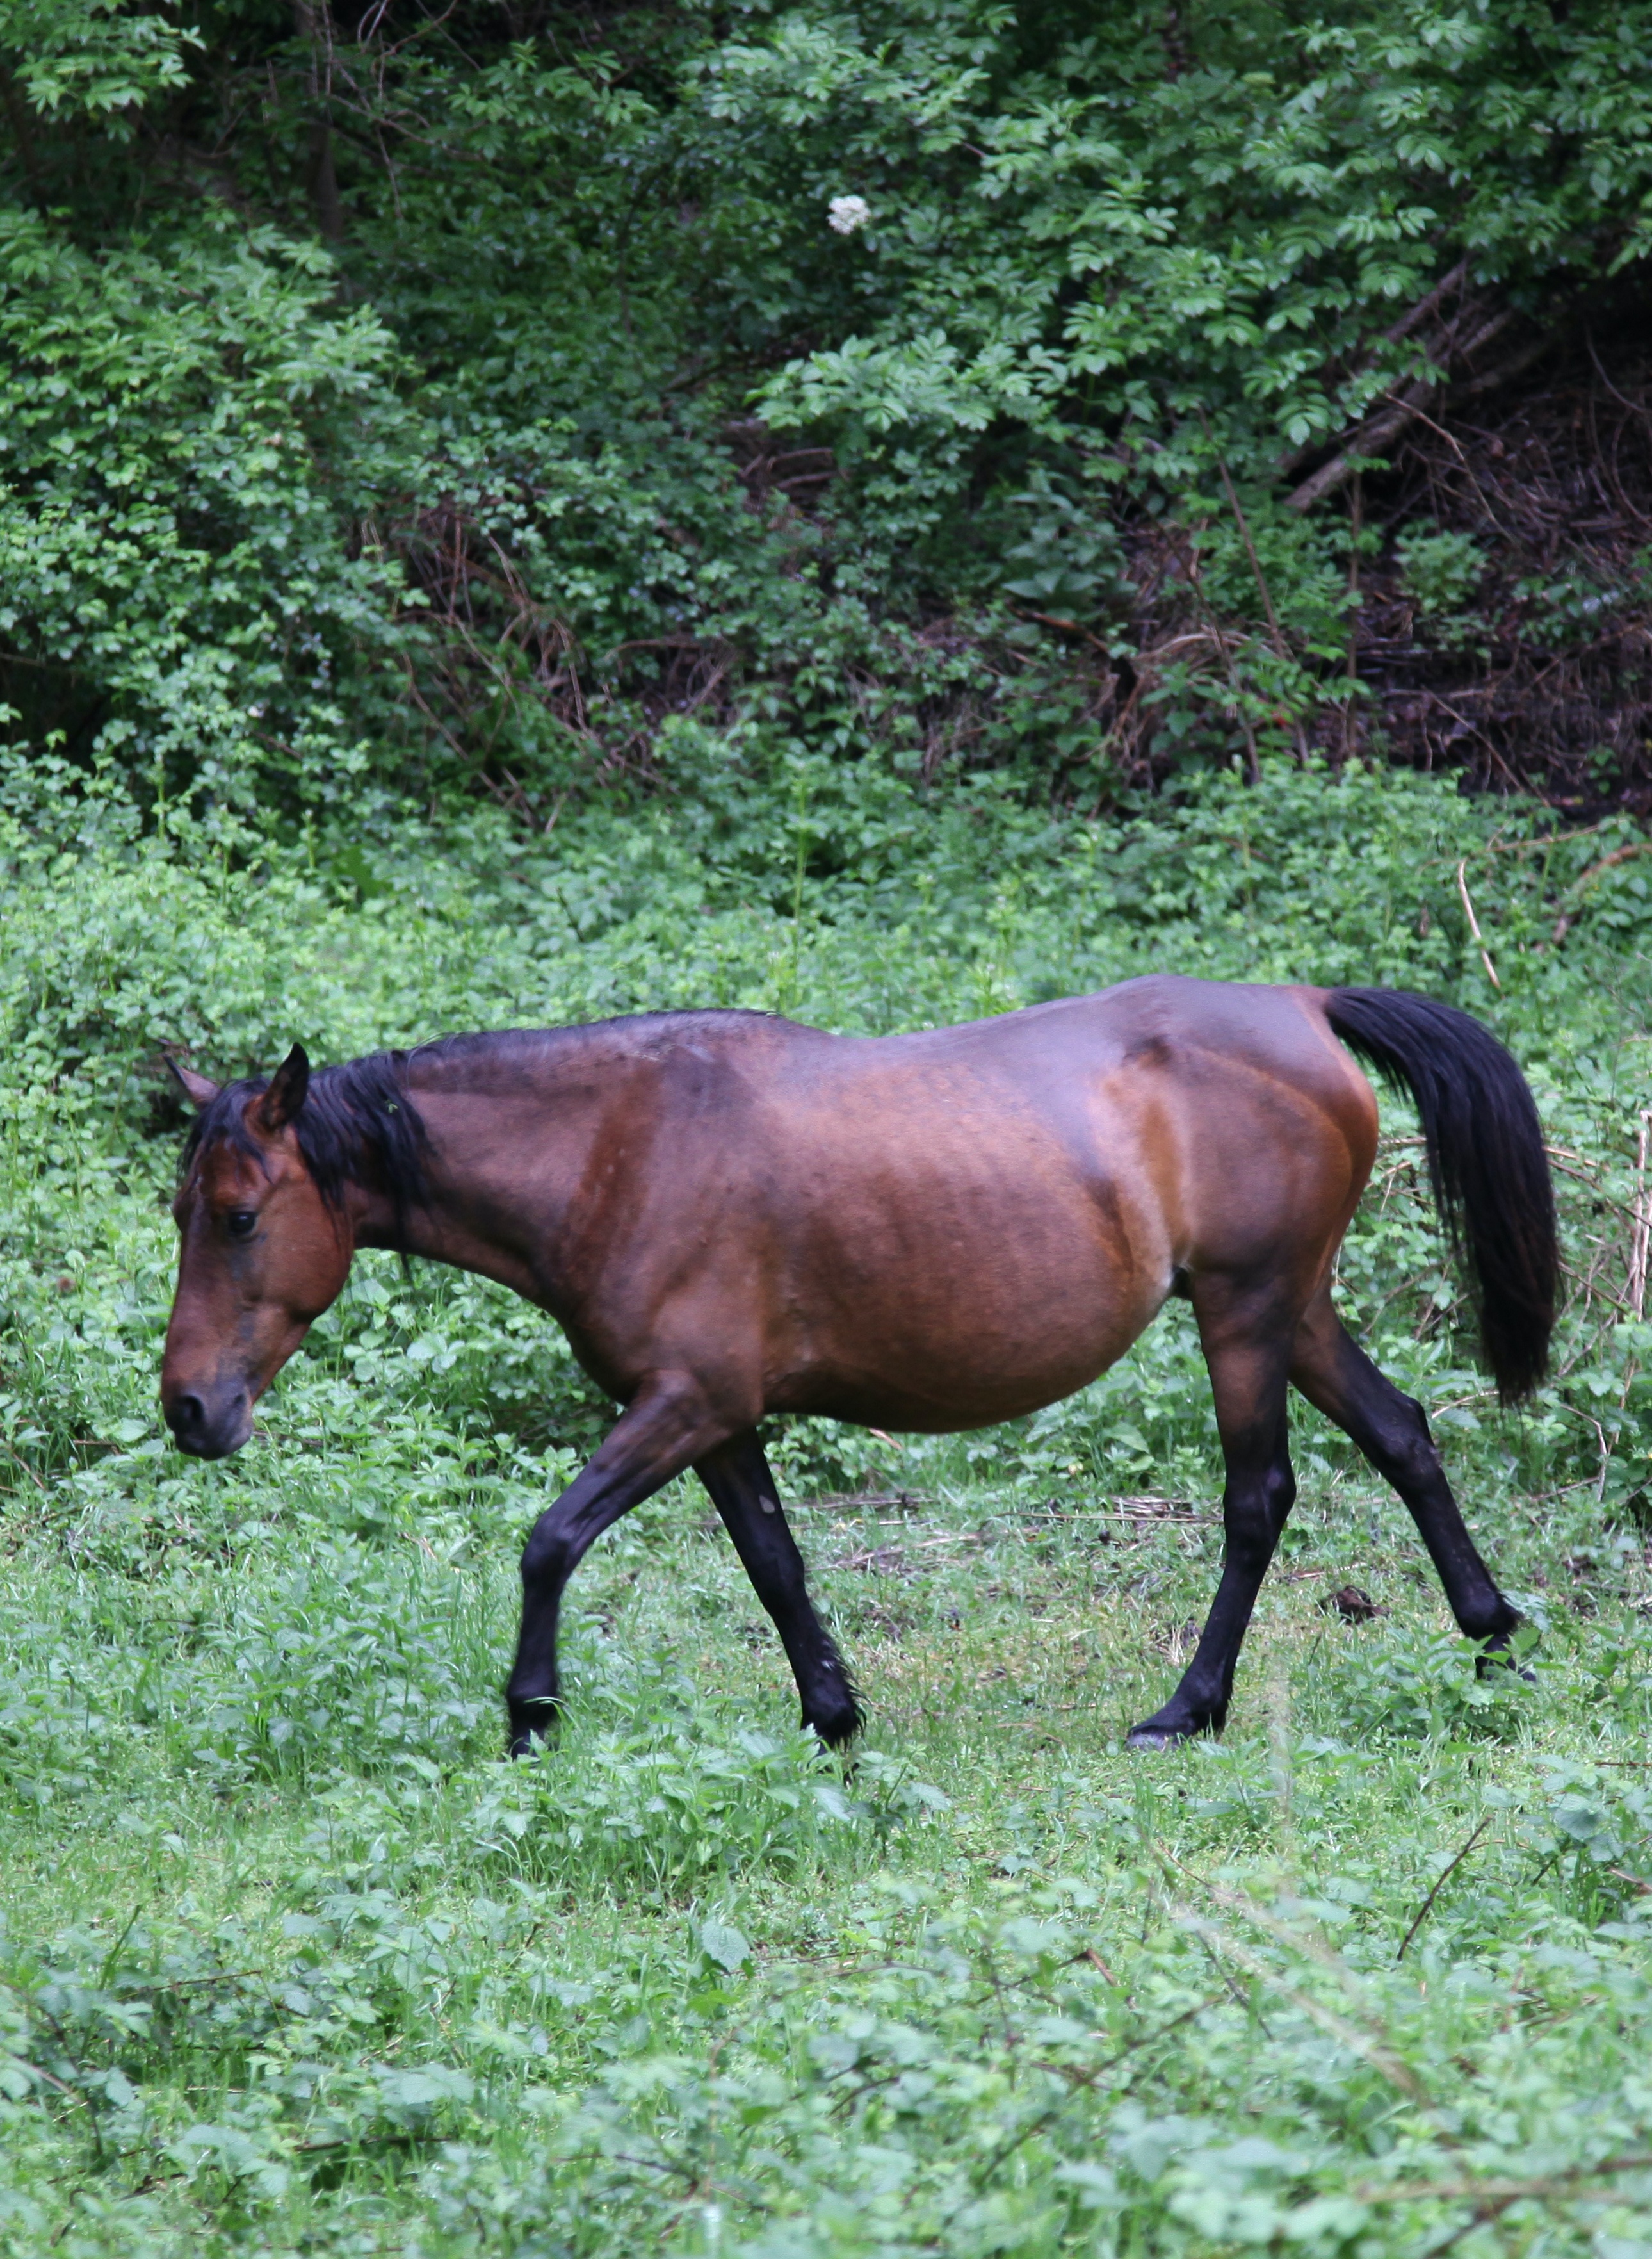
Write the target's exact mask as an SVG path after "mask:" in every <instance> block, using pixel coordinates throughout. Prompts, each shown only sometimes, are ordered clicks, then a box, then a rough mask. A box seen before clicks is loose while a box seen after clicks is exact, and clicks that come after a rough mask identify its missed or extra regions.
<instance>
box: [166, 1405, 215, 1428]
mask: <svg viewBox="0 0 1652 2259" xmlns="http://www.w3.org/2000/svg"><path fill="white" fill-rule="evenodd" d="M205 1425H206V1406H205V1405H204V1404H203V1402H202V1401H201V1399H200V1398H199V1397H198V1396H174V1398H173V1400H172V1401H171V1403H170V1404H169V1405H168V1406H167V1427H169V1428H170V1429H171V1430H172V1432H173V1434H174V1436H198V1435H199V1434H200V1432H201V1430H202V1429H203V1428H204V1427H205Z"/></svg>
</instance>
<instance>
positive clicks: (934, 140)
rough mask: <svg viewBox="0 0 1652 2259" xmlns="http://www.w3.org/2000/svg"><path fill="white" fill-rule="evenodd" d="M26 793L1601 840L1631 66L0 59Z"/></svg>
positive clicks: (1554, 49)
mask: <svg viewBox="0 0 1652 2259" xmlns="http://www.w3.org/2000/svg"><path fill="white" fill-rule="evenodd" d="M0 121H3V122H4V153H3V154H0V700H3V701H4V704H5V706H6V707H7V708H8V709H9V710H10V713H11V716H12V734H13V736H14V737H15V738H17V739H18V743H19V744H20V745H24V746H25V747H27V748H28V749H30V752H31V753H32V756H33V757H34V758H37V759H38V758H39V754H40V753H41V752H43V751H44V752H51V751H53V750H54V749H55V750H61V752H63V753H64V754H66V755H67V756H68V758H69V759H72V760H74V761H75V762H77V763H79V764H82V766H89V765H92V764H95V763H96V762H97V761H99V760H113V761H117V762H119V763H120V764H122V765H123V766H125V767H126V768H127V769H128V770H129V771H131V772H132V773H135V774H136V775H138V776H139V777H141V779H142V780H143V782H144V787H145V789H146V791H147V792H149V793H151V794H153V795H154V796H155V797H157V798H165V797H170V798H175V797H176V796H178V795H182V794H194V795H206V797H207V799H208V800H209V801H217V802H220V803H222V802H231V801H235V800H238V799H239V800H246V799H248V798H251V797H254V796H256V797H259V798H260V799H261V800H263V801H264V802H265V803H266V804H268V802H270V800H271V798H272V796H275V797H277V798H279V799H280V800H281V802H282V803H283V804H285V805H287V806H288V807H289V808H291V809H297V808H300V807H304V806H309V807H314V806H316V805H317V804H318V803H323V802H326V801H328V800H329V799H337V798H338V797H339V796H341V795H350V796H355V797H359V796H360V794H361V792H362V790H363V787H364V783H365V782H366V781H367V780H369V779H371V780H376V781H377V782H378V783H379V784H380V785H381V786H383V787H388V788H389V789H391V790H393V791H394V792H395V793H396V794H398V795H400V794H403V793H406V792H409V791H415V792H418V793H421V794H429V793H431V792H435V793H438V794H440V793H443V792H445V791H448V790H450V789H452V788H454V787H466V788H471V789H474V788H477V787H485V788H486V789H488V790H490V791H491V792H493V793H494V794H495V795H496V796H498V797H500V798H502V799H504V800H506V801H507V802H509V803H510V804H511V805H512V806H513V807H516V808H517V809H520V810H521V811H522V813H523V815H524V816H526V817H527V818H529V819H530V820H531V821H533V822H535V823H546V822H549V821H551V820H552V819H553V817H554V815H555V812H556V810H557V809H558V808H559V806H560V805H561V804H562V802H563V801H564V800H565V798H566V795H569V794H570V793H573V794H580V793H584V792H587V791H589V790H590V789H592V788H594V787H598V786H607V787H614V786H616V785H624V784H625V783H626V782H627V781H628V780H629V781H632V782H644V783H649V782H657V781H659V780H662V779H664V780H666V781H669V780H670V777H671V773H672V758H673V757H672V738H673V730H680V726H681V717H683V716H699V717H701V720H702V721H707V722H710V723H715V724H716V725H717V726H718V728H719V730H721V731H722V732H723V735H724V738H725V741H726V744H727V745H728V747H729V749H730V755H731V757H733V758H736V759H738V760H740V761H741V762H743V763H745V764H747V765H756V766H761V765H762V764H764V763H765V761H767V760H770V759H773V756H774V754H775V752H776V749H777V748H778V749H784V748H786V747H787V746H796V745H806V746H808V748H810V749H811V750H813V751H815V752H844V753H851V754H853V753H860V752H865V751H866V750H868V749H872V750H875V751H877V752H879V753H880V754H882V755H883V756H885V757H887V759H891V760H893V761H894V764H895V765H896V766H898V767H900V768H901V769H904V770H908V771H910V772H911V773H913V774H914V775H915V776H918V777H921V778H934V777H935V776H936V775H937V774H938V773H942V772H943V771H944V770H945V769H946V768H948V767H949V766H952V767H957V766H965V767H973V768H979V767H982V766H1004V765H1007V764H1014V765H1017V766H1021V767H1022V768H1023V769H1024V770H1025V771H1026V772H1027V774H1028V777H1029V781H1032V782H1035V783H1036V785H1037V786H1038V787H1039V788H1040V789H1046V790H1049V791H1050V792H1051V793H1052V794H1053V795H1055V796H1056V797H1057V799H1059V800H1061V801H1063V802H1066V803H1067V804H1072V805H1076V806H1088V805H1100V804H1104V803H1105V802H1107V801H1108V800H1109V799H1110V798H1112V797H1114V796H1115V795H1117V793H1118V792H1119V791H1120V790H1121V789H1122V788H1124V787H1129V786H1130V785H1132V784H1138V783H1141V782H1143V781H1145V780H1150V779H1152V778H1156V777H1160V776H1163V775H1164V774H1165V773H1167V772H1168V771H1169V770H1171V769H1172V768H1173V767H1174V766H1176V765H1177V764H1178V763H1181V762H1185V761H1188V760H1198V761H1205V760H1208V759H1229V760H1238V761H1241V762H1244V763H1248V764H1250V765H1252V766H1254V764H1255V763H1256V762H1257V759H1259V757H1260V755H1261V754H1262V753H1263V752H1265V751H1266V750H1268V749H1269V748H1270V747H1278V746H1288V747H1293V748H1295V749H1296V750H1297V751H1298V752H1301V753H1304V754H1306V753H1307V752H1308V751H1309V750H1310V749H1311V748H1314V747H1316V746H1317V747H1319V748H1321V749H1322V750H1323V751H1324V752H1327V753H1328V754H1329V755H1330V756H1331V757H1332V758H1334V759H1340V758H1342V756H1344V755H1345V754H1346V753H1347V752H1350V751H1352V750H1355V749H1361V750H1364V751H1366V752H1387V753H1389V754H1391V755H1392V757H1393V758H1396V759H1403V760H1406V761H1408V762H1414V763H1418V764H1421V765H1423V766H1442V765H1455V766H1463V767H1464V768H1466V769H1467V770H1468V771H1470V773H1471V774H1472V775H1473V776H1474V777H1475V778H1476V779H1477V780H1480V781H1483V782H1485V783H1488V784H1492V785H1493V786H1497V787H1504V788H1506V787H1509V786H1511V785H1513V784H1516V783H1520V784H1527V785H1529V784H1535V785H1536V786H1538V787H1540V788H1542V789H1545V790H1547V791H1548V792H1549V794H1550V795H1551V796H1553V797H1556V798H1558V799H1561V800H1563V801H1566V802H1570V803H1571V804H1572V805H1574V806H1577V807H1583V808H1591V807H1594V806H1596V805H1598V804H1600V803H1613V804H1626V803H1627V805H1628V806H1630V807H1632V808H1634V809H1637V810H1643V809H1645V808H1646V807H1647V806H1648V805H1649V804H1652V759H1649V757H1648V752H1647V747H1646V714H1647V708H1648V688H1647V672H1646V668H1647V660H1646V648H1645V647H1646V642H1647V632H1648V620H1649V619H1652V574H1649V573H1648V563H1647V552H1646V547H1645V545H1646V542H1647V538H1648V532H1649V531H1652V472H1649V471H1648V449H1647V435H1648V416H1649V415H1652V406H1649V405H1648V346H1647V332H1646V330H1645V329H1644V327H1643V325H1642V323H1641V312H1640V308H1641V300H1642V295H1643V290H1644V274H1645V266H1644V260H1645V253H1646V249H1647V243H1648V225H1649V223H1648V217H1647V212H1646V209H1645V207H1646V201H1647V198H1648V193H1649V192H1652V6H1648V5H1643V4H1618V5H1611V4H1606V0H1579V4H1572V5H1570V6H1561V5H1559V4H1555V5H1552V6H1551V5H1548V4H1542V0H1532V4H1513V5H1508V6H1501V7H1499V8H1496V9H1486V10H1481V9H1478V8H1473V7H1466V6H1463V7H1458V6H1456V5H1453V4H1451V0H1352V4H1345V5H1342V6H1340V7H1337V8H1334V9H1327V10H1326V11H1324V12H1321V13H1307V14H1306V15H1305V14H1304V13H1303V12H1302V11H1300V10H1299V9H1297V8H1294V7H1292V6H1286V5H1284V4H1276V0H1244V4H1241V5H1239V6H1234V5H1231V4H1228V0H1223V4H1222V5H1221V6H1220V7H1218V6H1215V5H1209V6H1207V5H1200V4H1195V5H1176V4H1168V5H1167V4H1163V0H1151V4H1147V0H1143V4H1141V5H1136V6H1129V7H1122V8H1117V9H1112V10H1107V11H1097V10H1095V9H1093V8H1092V7H1089V6H1084V5H1079V4H1076V0H1074V4H1071V5H1061V4H1048V5H1040V6H1038V7H1036V8H1034V7H1022V8H1020V9H1017V8H1015V7H1013V6H1010V5H1008V4H1004V0H865V4H863V5H860V6H858V7H840V6H832V5H828V4H824V0H802V4H799V5H796V6H790V7H787V6H778V5H777V6H771V5H767V4H749V5H744V6H733V7H729V6H722V5H719V6H716V7H714V6H712V5H709V4H695V0H691V4H673V5H669V6H666V5H637V6H623V5H622V6H616V7H611V8H603V7H579V6H565V5H555V4H550V0H544V4H540V0H531V4H529V0H523V4H520V5H516V4H504V0H453V4H452V5H446V6H444V5H441V4H439V0H371V4H367V5H365V6H357V5H356V4H355V0H351V4H349V5H347V6H342V7H335V6H332V5H330V4H329V0H315V4H310V0H294V4H291V5H288V4H286V0H221V4H207V0H187V4H184V5H182V6H179V7H177V8H175V9H172V10H167V11H164V12H161V11H150V12H146V11H144V10H143V8H142V7H141V6H125V5H121V4H119V0H0Z"/></svg>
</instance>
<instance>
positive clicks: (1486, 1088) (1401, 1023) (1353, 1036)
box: [1325, 988, 1560, 1404]
mask: <svg viewBox="0 0 1652 2259" xmlns="http://www.w3.org/2000/svg"><path fill="white" fill-rule="evenodd" d="M1325 1016H1326V1017H1327V1019H1328V1020H1329V1022H1330V1023H1331V1025H1332V1027H1333V1028H1335V1030H1336V1032H1337V1034H1338V1035H1339V1036H1340V1037H1342V1041H1343V1042H1344V1043H1345V1044H1347V1045H1348V1047H1349V1050H1350V1051H1357V1052H1358V1053H1359V1056H1360V1057H1361V1058H1363V1059H1365V1060H1367V1061H1369V1063H1370V1064H1371V1065H1372V1066H1374V1067H1375V1068H1376V1070H1377V1072H1378V1074H1380V1075H1381V1076H1382V1077H1383V1079H1384V1080H1385V1081H1387V1082H1389V1083H1392V1084H1393V1085H1394V1086H1395V1087H1397V1088H1404V1089H1406V1090H1409V1091H1410V1093H1411V1094H1412V1096H1413V1098H1414V1099H1415V1101H1416V1102H1417V1111H1418V1113H1419V1114H1420V1115H1421V1116H1422V1135H1423V1142H1424V1144H1426V1146H1427V1147H1428V1179H1429V1182H1430V1183H1431V1184H1432V1186H1433V1187H1434V1197H1435V1205H1436V1207H1437V1208H1439V1210H1440V1215H1441V1219H1442V1222H1443V1223H1444V1224H1445V1227H1446V1229H1447V1231H1448V1233H1449V1236H1450V1239H1451V1244H1452V1246H1453V1248H1454V1249H1455V1250H1456V1253H1457V1255H1458V1256H1459V1258H1466V1260H1467V1265H1468V1270H1469V1275H1470V1282H1471V1285H1472V1287H1473V1290H1474V1296H1475V1301H1476V1302H1477V1304H1478V1309H1479V1315H1480V1338H1481V1340H1482V1341H1483V1343H1485V1357H1486V1362H1487V1363H1488V1364H1489V1365H1490V1366H1491V1368H1492V1378H1493V1379H1495V1381H1496V1382H1497V1393H1498V1394H1499V1397H1501V1399H1502V1400H1503V1401H1504V1403H1505V1404H1512V1403H1514V1402H1516V1401H1517V1400H1519V1399H1520V1397H1522V1396H1529V1395H1530V1394H1531V1393H1532V1391H1533V1389H1534V1388H1535V1386H1537V1383H1538V1382H1539V1381H1540V1380H1541V1379H1542V1377H1543V1375H1544V1373H1545V1372H1547V1371H1548V1369H1549V1335H1550V1334H1551V1333H1552V1332H1553V1330H1554V1326H1555V1286H1556V1276H1557V1273H1558V1272H1559V1268H1560V1250H1559V1247H1558V1245H1557V1244H1556V1237H1555V1189H1554V1186H1553V1184H1552V1183H1551V1181H1550V1179H1549V1160H1548V1157H1547V1155H1546V1154H1545V1153H1544V1151H1543V1132H1542V1124H1541V1123H1540V1122H1539V1121H1538V1119H1537V1108H1536V1107H1535V1105H1534V1103H1533V1102H1532V1094H1531V1092H1530V1091H1529V1090H1528V1089H1527V1085H1526V1078H1525V1076H1524V1075H1523V1074H1522V1073H1521V1072H1520V1069H1519V1067H1517V1066H1516V1065H1515V1064H1514V1062H1513V1059H1512V1058H1510V1057H1509V1055H1508V1053H1507V1052H1506V1051H1505V1050H1504V1048H1503V1046H1502V1044H1499V1042H1498V1040H1497V1038H1496V1037H1495V1036H1493V1035H1491V1034H1489V1033H1488V1032H1487V1030H1485V1028H1483V1027H1482V1026H1481V1025H1480V1023H1479V1022H1478V1020H1471V1019H1470V1017H1469V1015H1468V1014H1467V1013H1466V1012H1459V1011H1458V1010H1457V1009H1456V1007H1455V1006H1453V1005H1450V1004H1436V1003H1435V1001H1434V1000H1433V998H1432V997H1429V996H1410V995H1407V994H1406V993H1405V992H1404V991H1403V990H1402V989H1398V988H1333V989H1332V990H1331V992H1330V995H1329V999H1328V1002H1327V1005H1326V1013H1325Z"/></svg>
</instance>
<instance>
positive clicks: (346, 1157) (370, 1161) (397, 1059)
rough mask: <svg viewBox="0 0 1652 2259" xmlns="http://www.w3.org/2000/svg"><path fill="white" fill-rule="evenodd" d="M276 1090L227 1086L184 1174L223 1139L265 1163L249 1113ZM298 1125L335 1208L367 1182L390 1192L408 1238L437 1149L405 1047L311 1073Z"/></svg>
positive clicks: (249, 1082) (309, 1163) (255, 1081)
mask: <svg viewBox="0 0 1652 2259" xmlns="http://www.w3.org/2000/svg"><path fill="white" fill-rule="evenodd" d="M268 1088H269V1078H268V1076H267V1075H251V1076H248V1077H246V1079H245V1080H242V1081H240V1082H229V1083H225V1084H224V1087H223V1088H222V1089H221V1090H220V1091H219V1092H218V1093H217V1096H216V1097H214V1098H213V1099H212V1100H211V1101H210V1104H208V1105H207V1106H205V1107H203V1108H202V1110H201V1112H200V1113H199V1114H198V1115H196V1119H195V1122H194V1123H193V1125H192V1126H191V1128H190V1130H189V1140H188V1142H187V1144H185V1146H184V1149H183V1158H182V1174H183V1175H184V1176H188V1174H189V1171H190V1170H191V1169H192V1168H193V1167H194V1165H195V1163H196V1159H197V1158H199V1156H200V1155H201V1154H203V1152H205V1151H207V1150H208V1149H209V1148H210V1147H211V1146H213V1145H217V1144H226V1145H228V1146H230V1147H231V1149H232V1150H233V1151H235V1152H238V1153H241V1154H244V1155H245V1156H246V1158H248V1159H249V1160H251V1161H253V1162H256V1163H257V1164H258V1165H259V1166H260V1167H262V1166H263V1156H262V1154H261V1152H260V1148H259V1144H258V1141H257V1139H256V1138H255V1137H253V1134H252V1132H251V1130H250V1129H248V1128H247V1126H246V1112H247V1108H248V1107H249V1106H250V1105H251V1103H252V1101H253V1099H255V1098H261V1097H262V1096H263V1094H264V1093H265V1092H266V1091H267V1089H268ZM293 1130H294V1134H295V1135H296V1137H297V1139H298V1150H299V1152H300V1153H301V1154H302V1155H303V1162H304V1166H305V1167H306V1168H307V1169H308V1170H309V1172H310V1177H311V1179H313V1181H314V1184H315V1187H316V1189H317V1192H318V1193H319V1194H321V1196H322V1198H323V1200H324V1201H326V1203H327V1205H328V1206H329V1207H330V1208H339V1207H341V1206H342V1205H343V1202H344V1195H345V1187H346V1186H348V1185H363V1186H366V1187H367V1188H368V1189H369V1190H371V1191H375V1192H381V1193H383V1194H386V1195H388V1199H389V1201H390V1203H391V1206H392V1207H393V1208H395V1220H396V1235H397V1236H398V1238H400V1237H402V1236H405V1231H406V1224H407V1216H408V1211H409V1208H423V1207H424V1206H426V1205H427V1204H428V1202H427V1192H426V1185H425V1175H424V1164H425V1156H426V1154H427V1152H428V1151H429V1146H430V1140H429V1137H428V1136H427V1134H426V1131H425V1128H424V1122H423V1120H422V1119H421V1117H420V1115H419V1111H418V1108H417V1106H415V1104H414V1103H413V1101H412V1098H411V1097H410V1096H409V1092H408V1087H407V1053H406V1052H405V1051H373V1052H370V1053H369V1054H368V1056H367V1058H359V1059H352V1060H351V1061H349V1063H348V1064H347V1065H344V1066H327V1067H320V1068H318V1069H317V1071H316V1072H315V1073H313V1074H312V1075H311V1076H310V1087H309V1089H308V1090H307V1091H306V1093H305V1095H304V1102H303V1106H301V1107H300V1108H299V1109H298V1113H297V1115H296V1117H295V1119H294V1122H293Z"/></svg>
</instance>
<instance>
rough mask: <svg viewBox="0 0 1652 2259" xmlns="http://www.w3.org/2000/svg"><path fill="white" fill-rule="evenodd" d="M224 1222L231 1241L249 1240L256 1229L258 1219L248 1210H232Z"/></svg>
mask: <svg viewBox="0 0 1652 2259" xmlns="http://www.w3.org/2000/svg"><path fill="white" fill-rule="evenodd" d="M224 1225H225V1228H226V1229H227V1230H228V1232H229V1235H230V1237H231V1239H250V1238H251V1237H252V1236H253V1233H254V1232H255V1231H256V1230H257V1229H258V1218H257V1217H256V1216H255V1215H253V1211H252V1209H251V1208H231V1210H230V1212H229V1214H228V1215H226V1216H225V1217H224Z"/></svg>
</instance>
